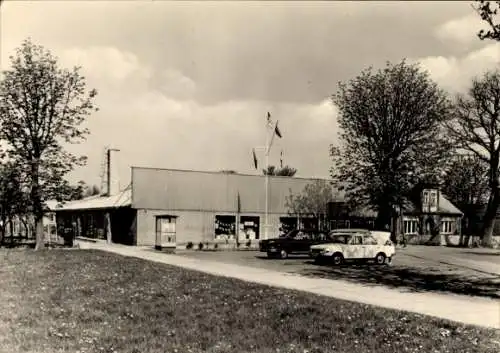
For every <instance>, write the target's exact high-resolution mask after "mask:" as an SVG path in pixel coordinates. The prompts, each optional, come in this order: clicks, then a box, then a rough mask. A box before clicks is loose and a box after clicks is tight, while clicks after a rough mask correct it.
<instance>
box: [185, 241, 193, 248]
mask: <svg viewBox="0 0 500 353" xmlns="http://www.w3.org/2000/svg"><path fill="white" fill-rule="evenodd" d="M193 246H194V244H193V242H192V241H190V242H188V243H187V245H186V249H192V248H193Z"/></svg>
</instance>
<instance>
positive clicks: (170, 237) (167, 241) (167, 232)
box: [156, 216, 176, 248]
mask: <svg viewBox="0 0 500 353" xmlns="http://www.w3.org/2000/svg"><path fill="white" fill-rule="evenodd" d="M175 225H176V217H173V216H158V217H156V247H157V248H165V247H175V246H176V232H175V228H176V227H175Z"/></svg>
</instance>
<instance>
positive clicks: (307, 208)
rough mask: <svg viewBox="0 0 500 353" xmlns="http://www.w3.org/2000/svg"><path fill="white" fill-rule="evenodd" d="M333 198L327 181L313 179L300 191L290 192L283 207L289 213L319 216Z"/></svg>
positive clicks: (324, 212) (325, 210) (323, 212)
mask: <svg viewBox="0 0 500 353" xmlns="http://www.w3.org/2000/svg"><path fill="white" fill-rule="evenodd" d="M333 198H334V193H333V188H332V186H331V184H330V182H329V181H326V180H315V181H314V182H312V183H310V184H307V185H306V186H305V187H304V189H303V190H302V192H301V193H299V194H293V193H292V191H291V190H290V194H289V195H288V196H287V197H286V198H285V207H286V208H287V209H288V212H289V213H290V214H299V215H311V216H313V217H314V218H318V219H319V218H320V217H321V216H324V215H325V214H326V212H327V204H328V202H330V201H332V200H333Z"/></svg>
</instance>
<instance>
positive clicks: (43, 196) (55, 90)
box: [0, 39, 97, 249]
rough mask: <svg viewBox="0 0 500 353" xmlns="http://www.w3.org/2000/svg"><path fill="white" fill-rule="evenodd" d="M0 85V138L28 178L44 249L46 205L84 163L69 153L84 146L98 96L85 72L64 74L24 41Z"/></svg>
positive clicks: (53, 60)
mask: <svg viewBox="0 0 500 353" xmlns="http://www.w3.org/2000/svg"><path fill="white" fill-rule="evenodd" d="M10 59H11V67H10V68H9V69H8V70H6V71H4V72H3V76H2V79H1V82H0V138H1V139H2V140H3V141H4V142H5V143H6V144H7V150H6V152H7V155H8V157H9V159H10V160H12V161H15V162H16V163H17V164H18V165H19V167H20V168H21V169H22V170H23V173H24V174H25V175H26V176H27V183H28V186H29V189H30V201H31V202H30V211H31V212H32V214H33V216H34V218H35V224H36V247H35V249H40V248H42V247H43V245H44V244H43V242H44V238H43V223H42V221H43V204H44V201H45V200H48V199H52V198H57V197H56V196H57V194H58V193H59V192H60V190H61V185H64V183H65V181H64V176H65V175H66V174H67V173H68V172H70V171H71V170H73V168H74V167H75V166H77V165H82V164H84V163H85V158H84V157H80V156H75V155H74V154H72V153H70V152H69V151H68V150H66V149H65V145H66V144H68V143H79V142H81V141H83V140H85V137H86V135H87V134H88V130H87V129H86V128H84V127H82V123H83V122H84V121H85V120H86V117H87V116H88V115H90V114H91V113H92V112H93V111H95V110H96V109H95V107H94V104H93V99H94V97H95V96H96V94H97V92H96V91H95V90H90V91H87V89H86V83H85V79H84V77H83V76H82V75H81V74H80V68H78V67H75V68H73V69H72V70H67V69H63V68H60V67H59V65H58V62H57V59H56V58H55V57H54V56H53V55H52V54H51V53H50V52H49V51H48V50H46V49H45V48H43V47H42V46H38V45H35V44H33V43H32V42H31V40H30V39H27V40H25V41H24V42H23V43H22V45H21V46H20V47H19V48H18V49H17V52H16V55H15V56H11V57H10Z"/></svg>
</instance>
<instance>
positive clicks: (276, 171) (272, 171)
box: [262, 165, 297, 177]
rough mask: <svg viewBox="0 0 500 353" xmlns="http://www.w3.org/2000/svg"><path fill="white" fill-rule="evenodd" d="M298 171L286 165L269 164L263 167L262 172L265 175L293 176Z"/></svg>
mask: <svg viewBox="0 0 500 353" xmlns="http://www.w3.org/2000/svg"><path fill="white" fill-rule="evenodd" d="M296 173H297V169H295V168H292V167H290V166H288V165H285V166H284V167H281V168H276V167H275V166H274V165H270V166H268V167H267V168H266V169H262V174H264V175H275V176H289V177H293V176H294V175H295V174H296Z"/></svg>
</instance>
